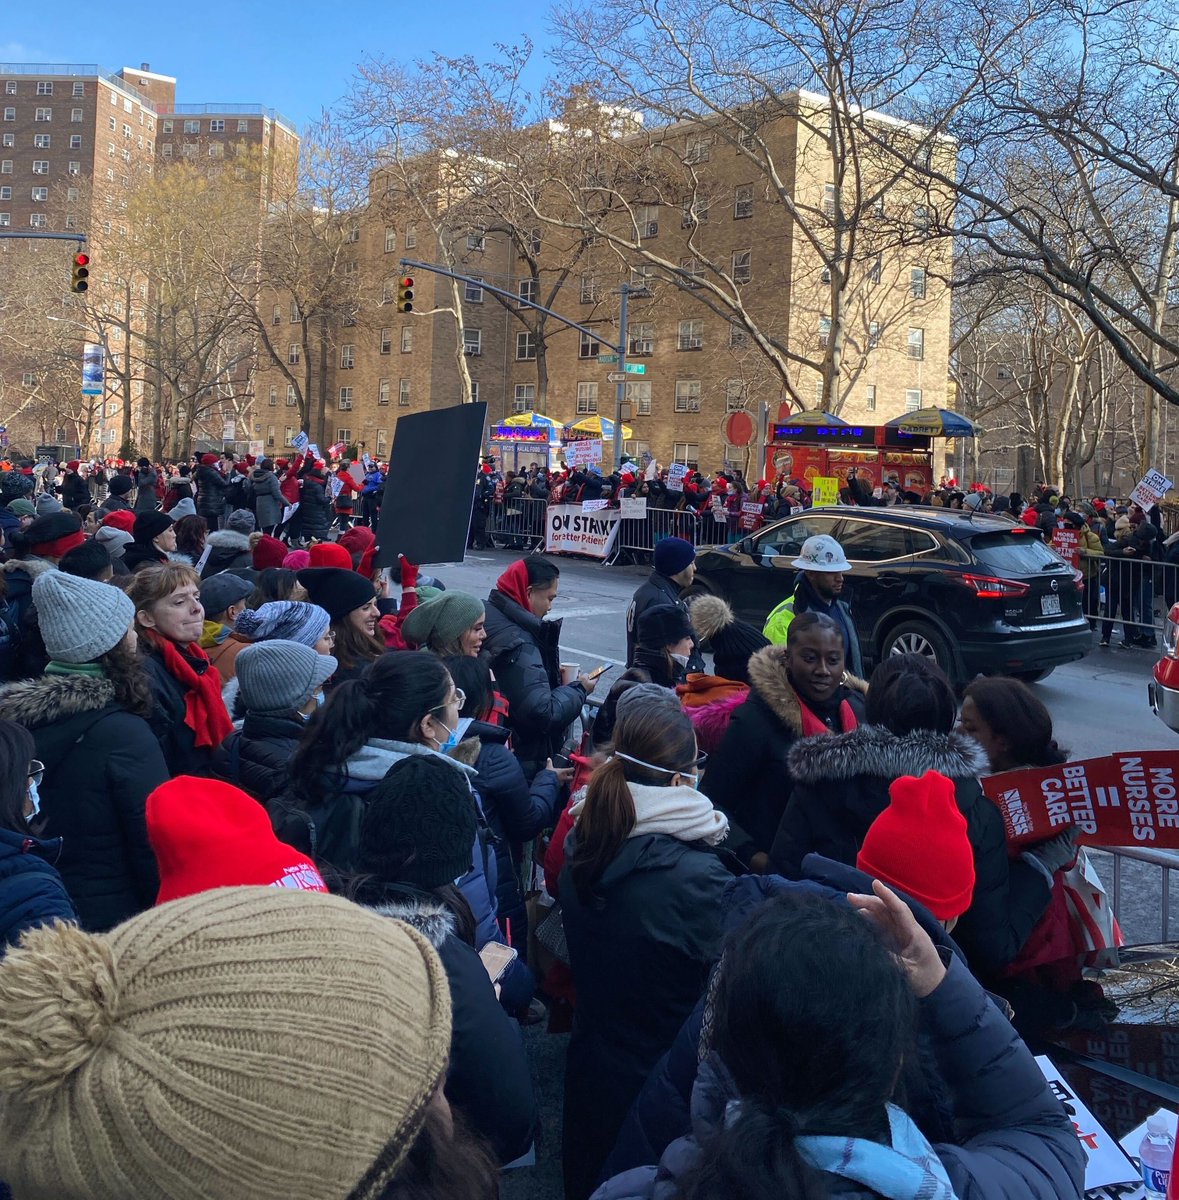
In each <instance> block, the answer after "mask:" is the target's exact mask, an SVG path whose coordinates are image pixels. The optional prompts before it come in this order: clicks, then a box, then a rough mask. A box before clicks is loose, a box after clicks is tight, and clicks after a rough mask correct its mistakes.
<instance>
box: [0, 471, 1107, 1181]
mask: <svg viewBox="0 0 1179 1200" xmlns="http://www.w3.org/2000/svg"><path fill="white" fill-rule="evenodd" d="M350 466H351V464H350V463H348V462H347V461H346V460H344V461H342V462H341V463H340V465H339V467H338V468H336V469H335V470H333V471H330V472H329V471H328V470H327V469H326V468H325V467H324V466H323V465H322V464H321V463H317V462H316V461H314V460H313V461H310V462H308V461H301V462H300V461H294V462H290V463H285V464H284V463H282V462H275V463H274V464H271V463H269V462H268V461H266V460H259V461H258V462H255V463H252V464H251V463H246V464H244V465H242V464H236V463H231V462H229V461H227V460H226V461H222V462H219V461H218V460H217V459H216V458H215V457H214V456H212V455H205V456H203V457H201V458H200V459H199V460H197V461H196V462H195V463H193V464H183V465H177V466H176V469H175V470H174V471H171V472H169V473H164V472H162V471H160V470H157V469H156V468H155V467H153V466H152V464H150V463H148V462H146V461H144V462H141V463H139V464H138V465H137V466H136V468H134V469H133V471H132V473H131V474H123V473H116V474H115V475H114V476H113V477H112V478H110V479H109V480H106V481H104V486H105V487H106V488H107V491H108V494H107V495H106V497H105V498H101V497H98V496H96V495H95V494H94V492H93V491H92V490H91V487H90V484H91V482H92V480H90V479H87V478H86V475H87V472H85V471H83V470H80V469H79V464H78V463H69V464H66V468H65V471H64V474H63V475H62V476H61V477H60V478H59V479H57V480H54V479H52V478H51V477H46V478H43V479H38V478H37V477H36V476H28V475H25V474H24V473H23V472H21V471H19V470H16V471H13V472H9V473H5V474H0V497H2V499H3V503H2V504H0V513H8V514H10V515H11V516H12V517H14V518H15V520H14V521H13V522H12V523H11V524H5V526H4V528H3V539H4V555H5V561H4V562H3V564H2V566H0V578H2V580H3V584H4V588H5V592H4V611H5V622H4V626H5V635H4V637H5V640H4V644H3V646H4V656H3V661H2V664H0V666H2V674H3V678H4V680H5V682H4V683H3V686H0V1180H4V1181H5V1183H6V1184H7V1186H8V1187H9V1188H11V1192H12V1195H13V1196H14V1197H15V1198H16V1200H41V1198H44V1200H48V1198H50V1197H52V1198H53V1200H141V1198H142V1200H163V1198H164V1197H167V1198H169V1200H189V1198H191V1200H197V1198H198V1197H199V1198H201V1200H223V1198H224V1200H231V1198H232V1200H273V1198H274V1197H277V1196H284V1197H285V1196H289V1197H295V1198H306V1200H333V1198H337V1200H361V1198H369V1200H394V1198H402V1197H405V1198H408V1197H415V1198H433V1200H443V1198H447V1200H465V1198H471V1200H476V1198H483V1197H492V1196H495V1195H496V1194H497V1193H498V1190H499V1181H500V1172H501V1169H502V1168H503V1167H505V1166H506V1165H508V1164H511V1163H513V1161H514V1160H517V1159H520V1158H521V1157H522V1156H525V1155H527V1153H528V1152H529V1149H530V1147H532V1146H534V1144H535V1141H536V1137H537V1133H538V1129H539V1127H540V1125H541V1123H542V1122H544V1123H547V1124H549V1125H550V1126H555V1125H557V1124H559V1125H560V1127H561V1130H562V1137H561V1143H562V1169H563V1172H564V1194H565V1196H566V1197H567V1198H568V1200H585V1198H586V1197H589V1196H590V1195H591V1194H593V1195H596V1196H597V1197H598V1198H599V1200H620V1198H630V1197H653V1198H659V1200H670V1198H672V1197H684V1198H693V1200H703V1198H705V1197H709V1198H714V1197H719V1196H755V1195H757V1196H761V1195H765V1196H770V1195H773V1196H781V1197H787V1198H798V1200H802V1198H804V1197H805V1198H806V1200H811V1198H812V1197H823V1196H829V1197H835V1196H839V1197H856V1198H866V1197H887V1198H890V1200H918V1198H919V1197H920V1198H935V1200H954V1197H959V1198H963V1200H964V1198H965V1197H968V1196H969V1197H971V1198H972V1200H1001V1198H1005V1197H1010V1196H1020V1197H1029V1198H1031V1200H1049V1198H1053V1200H1069V1198H1075V1197H1079V1196H1080V1195H1081V1188H1082V1180H1083V1164H1084V1155H1083V1152H1082V1149H1081V1146H1080V1143H1079V1142H1078V1140H1077V1137H1076V1136H1075V1133H1074V1130H1073V1127H1072V1123H1071V1121H1070V1118H1069V1115H1068V1114H1067V1113H1066V1112H1065V1110H1064V1109H1063V1107H1062V1106H1061V1104H1060V1102H1059V1101H1058V1100H1057V1099H1056V1098H1055V1097H1054V1095H1053V1093H1052V1091H1051V1089H1050V1088H1049V1086H1048V1083H1047V1081H1046V1080H1045V1078H1044V1076H1043V1075H1042V1073H1041V1072H1040V1070H1039V1068H1038V1066H1037V1065H1036V1063H1035V1061H1034V1060H1033V1058H1032V1055H1031V1053H1030V1052H1029V1050H1028V1049H1027V1047H1026V1046H1025V1044H1024V1042H1023V1040H1022V1039H1021V1033H1025V1032H1037V1033H1042V1032H1044V1031H1050V1030H1061V1029H1065V1030H1078V1029H1080V1030H1084V1029H1094V1028H1098V1027H1100V1026H1101V1025H1102V1024H1103V1023H1104V1022H1105V1021H1107V1020H1108V1019H1110V1017H1111V1016H1112V1015H1113V1011H1114V1010H1113V1006H1112V1005H1111V1004H1110V1003H1109V1001H1108V1000H1107V999H1106V998H1105V996H1104V995H1103V993H1102V991H1101V988H1100V986H1099V985H1098V984H1096V983H1094V982H1093V981H1091V980H1088V979H1083V978H1082V977H1081V975H1080V971H1079V969H1077V970H1074V969H1072V968H1071V962H1072V948H1071V946H1069V945H1068V937H1069V933H1068V928H1067V920H1066V917H1065V914H1064V912H1063V909H1062V907H1061V906H1062V904H1063V898H1062V896H1061V893H1060V889H1059V887H1058V880H1059V877H1060V872H1061V871H1062V870H1065V869H1070V868H1071V867H1072V866H1073V865H1074V864H1075V862H1076V860H1077V859H1078V854H1079V853H1083V852H1079V851H1078V850H1077V848H1076V846H1075V844H1074V841H1073V839H1072V837H1071V836H1070V835H1068V834H1065V835H1061V836H1060V837H1058V838H1056V839H1054V840H1052V841H1050V842H1046V843H1041V844H1039V845H1035V846H1032V847H1030V848H1027V849H1024V850H1023V851H1022V853H1020V854H1017V855H1014V856H1013V855H1011V854H1009V853H1008V847H1007V845H1006V843H1005V839H1004V831H1003V822H1002V818H1001V816H1000V814H999V811H998V809H997V808H996V807H995V806H994V805H993V804H991V802H990V801H988V800H987V799H986V798H985V797H984V795H983V793H982V790H981V788H980V780H981V779H982V778H983V777H985V776H986V775H988V774H991V773H995V772H998V771H1003V770H1008V769H1011V768H1013V767H1017V766H1021V765H1042V764H1046V763H1055V762H1061V761H1064V759H1065V757H1066V756H1065V754H1064V752H1063V751H1062V750H1061V749H1060V748H1059V747H1058V746H1057V744H1056V742H1055V740H1054V738H1053V730H1052V722H1051V718H1050V716H1049V714H1048V713H1047V710H1046V709H1045V708H1044V706H1043V705H1042V704H1041V703H1040V702H1039V701H1038V700H1037V699H1036V698H1035V696H1034V695H1033V693H1032V692H1031V691H1030V690H1029V689H1028V688H1026V687H1025V686H1024V685H1022V684H1019V683H1016V682H1014V681H1010V680H977V681H975V682H974V683H973V684H971V685H970V687H969V688H967V690H966V694H965V700H964V703H963V705H962V708H961V711H960V710H959V704H958V698H957V697H956V695H955V693H954V691H953V689H952V687H951V685H950V684H949V682H948V681H947V680H946V678H945V677H944V676H943V675H942V674H941V673H940V671H938V669H937V668H936V667H935V666H932V665H930V664H929V663H928V662H927V661H926V660H924V659H921V658H915V657H909V656H895V657H892V658H890V659H888V660H887V661H886V662H885V663H883V664H881V665H879V666H877V667H876V669H875V670H874V671H873V672H872V673H871V674H870V675H869V676H867V678H865V677H864V674H863V672H864V668H863V662H862V657H861V655H860V653H859V646H858V643H857V641H856V635H855V628H854V625H853V624H852V622H851V621H850V617H849V614H848V612H847V610H846V605H845V604H844V603H843V602H842V601H841V600H840V599H839V591H840V589H839V587H838V586H836V584H835V579H836V577H837V576H839V577H840V578H841V577H842V575H841V573H842V571H843V570H845V569H847V567H848V564H847V562H846V559H845V558H844V555H843V552H842V549H841V548H840V547H839V546H838V544H836V543H834V542H833V541H832V539H831V538H818V539H811V541H810V542H808V543H807V544H806V545H804V546H803V548H802V551H801V554H800V557H799V559H798V561H797V563H796V564H795V565H796V567H797V568H798V571H799V582H798V587H797V589H796V591H795V593H794V594H793V596H792V597H791V598H790V604H789V607H788V608H783V609H782V611H780V612H777V614H776V617H775V620H774V622H773V623H772V624H771V625H770V626H767V628H766V630H764V631H763V630H758V629H756V628H753V627H751V626H748V625H745V624H743V623H742V622H740V621H737V620H735V619H734V617H733V614H732V613H731V612H730V611H729V610H728V608H727V606H726V605H725V604H724V603H723V602H722V601H719V600H717V599H715V598H709V599H708V600H707V601H700V602H697V603H696V604H693V605H692V606H691V607H688V606H687V605H686V603H685V602H684V601H682V600H681V599H680V597H681V594H682V592H683V590H684V589H685V588H686V587H687V586H688V585H689V584H690V583H691V581H692V577H693V572H694V569H695V561H694V560H695V549H694V547H693V546H692V544H691V543H690V541H688V540H685V539H681V538H675V537H669V538H664V539H662V540H661V541H660V542H659V543H658V544H657V545H656V546H655V549H654V555H653V564H652V565H653V569H652V572H651V575H650V577H649V578H648V579H647V580H646V581H644V582H643V584H642V585H641V586H640V587H639V588H638V589H637V591H636V593H635V596H634V600H633V603H632V605H631V607H630V609H629V611H628V614H627V632H628V662H627V669H626V670H625V671H624V672H623V674H622V675H621V677H620V678H619V679H618V680H617V681H616V682H615V683H614V684H613V686H612V687H611V688H610V689H609V693H608V695H606V696H605V697H604V699H603V700H602V703H601V706H600V709H599V711H598V712H597V714H596V716H593V717H591V716H590V713H589V706H588V705H587V701H588V698H589V696H590V695H591V693H593V692H594V691H595V688H596V686H597V683H598V677H597V676H595V675H592V674H581V673H579V670H578V668H576V667H574V666H572V665H571V664H569V663H564V662H563V661H562V655H561V646H560V639H561V622H560V621H559V620H553V619H551V618H550V611H551V609H552V607H553V603H554V601H555V599H556V597H557V594H558V591H559V589H560V588H561V586H562V580H561V574H560V568H559V567H558V565H557V564H555V563H554V562H552V561H551V560H549V559H546V558H544V557H542V556H539V555H530V556H528V557H526V558H523V559H519V560H517V561H514V562H512V563H511V564H510V565H509V566H508V567H507V568H506V569H505V570H504V571H503V572H502V574H500V575H499V577H498V578H497V579H496V580H495V583H494V586H493V587H492V588H491V589H490V591H489V594H488V595H487V597H486V599H483V598H480V597H477V596H472V595H468V594H464V593H460V592H457V591H454V590H447V589H446V588H445V587H444V585H443V581H440V580H430V579H428V578H427V577H425V576H423V575H422V574H421V573H420V572H419V570H418V568H417V567H416V566H415V565H414V564H413V563H411V562H409V561H407V560H406V559H405V558H404V557H401V558H400V560H399V563H398V566H397V567H396V568H394V569H393V570H392V571H391V572H387V573H386V572H381V571H378V570H375V569H374V567H373V560H374V556H375V545H374V537H373V533H372V531H371V528H369V527H368V526H371V525H372V524H374V523H375V518H376V516H377V511H378V509H379V504H380V492H379V482H377V481H375V480H374V487H373V490H372V491H370V492H368V493H366V492H365V491H364V488H365V487H367V486H368V480H367V479H365V481H364V482H363V483H360V482H359V481H357V480H356V478H355V474H354V473H353V472H351V471H349V467H350ZM341 473H343V474H345V475H347V476H348V477H349V479H350V480H351V482H352V483H353V484H356V485H357V486H356V487H354V488H353V489H344V488H341V489H337V492H338V494H337V495H336V496H335V498H334V504H333V503H332V502H331V501H330V500H329V501H328V502H327V503H326V504H325V503H322V502H321V499H320V498H321V497H326V496H328V495H329V493H328V491H327V490H326V489H325V483H326V482H327V481H328V480H330V479H331V478H337V479H338V478H341ZM379 474H380V472H379V470H374V471H373V472H370V475H371V476H377V475H379ZM29 479H32V480H33V481H34V483H35V484H39V485H40V486H34V487H33V488H27V487H26V483H25V481H26V480H29ZM121 480H127V481H129V482H128V483H126V484H124V483H122V482H120V481H121ZM515 482H516V481H515V480H513V481H512V483H513V485H514V484H515ZM644 482H646V483H650V482H654V481H653V480H652V481H646V480H644ZM567 486H568V481H567ZM627 486H632V485H630V484H628V485H627ZM729 486H735V484H732V485H730V484H729V483H726V485H725V488H726V493H727V489H728V487H729ZM792 486H794V485H789V484H787V485H786V487H792ZM296 488H297V491H296ZM505 490H506V486H505ZM345 495H347V496H348V497H349V499H348V500H343V499H342V497H344V496H345ZM366 495H368V496H369V497H374V499H373V500H372V502H371V503H370V504H366V503H365V499H364V498H365V496H366ZM296 496H297V501H298V502H297V506H296V500H295V498H294V497H296ZM354 496H359V498H360V500H359V503H360V520H361V521H362V522H367V525H366V524H361V525H354V524H353V520H354V518H355V515H356V514H355V510H356V503H357V501H356V500H355V499H354V498H353V497H354ZM789 498H790V499H791V500H793V499H794V497H792V496H790V497H789ZM309 499H310V501H311V502H310V503H309ZM98 500H101V503H97V504H96V501H98ZM331 508H334V510H335V511H334V521H335V524H336V526H337V528H336V530H334V531H329V524H330V523H331V522H332V519H333V512H332V511H330V509H331ZM29 509H31V511H28V510H29ZM177 510H179V511H180V513H181V515H180V516H179V517H177V516H176V513H177ZM185 522H189V523H190V524H188V525H185ZM330 532H335V533H336V534H338V536H336V537H335V538H334V539H333V538H331V537H330V536H328V535H329V533H330ZM705 650H707V651H708V652H709V653H710V654H711V672H709V671H708V670H707V666H708V664H707V660H706V659H705V657H704V651H705ZM1062 921H1063V922H1064V924H1063V925H1062ZM1062 939H1063V941H1064V951H1063V960H1064V961H1061V953H1060V948H1061V944H1062ZM545 1020H547V1021H548V1028H549V1030H550V1031H551V1032H554V1033H555V1032H558V1031H562V1030H571V1033H570V1037H569V1044H568V1051H567V1061H566V1072H565V1086H564V1102H563V1106H562V1108H561V1111H559V1112H558V1111H548V1110H546V1111H542V1110H541V1109H540V1107H538V1103H537V1098H536V1090H535V1086H534V1080H533V1078H532V1077H531V1075H530V1070H529V1064H528V1059H527V1057H526V1054H525V1047H524V1041H523V1038H522V1034H521V1026H523V1025H528V1024H536V1023H539V1022H541V1021H545ZM519 1169H523V1170H526V1169H527V1168H526V1167H521V1168H519ZM3 1187H4V1185H0V1192H2V1191H3Z"/></svg>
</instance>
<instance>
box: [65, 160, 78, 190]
mask: <svg viewBox="0 0 1179 1200" xmlns="http://www.w3.org/2000/svg"><path fill="white" fill-rule="evenodd" d="M66 173H67V174H69V175H81V174H82V164H81V163H80V162H74V161H73V160H71V161H70V162H68V163H67V164H66ZM70 190H71V191H75V192H76V191H77V190H78V189H77V188H71V189H70ZM74 199H75V200H76V199H77V197H76V196H75V197H74Z"/></svg>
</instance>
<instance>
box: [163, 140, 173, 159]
mask: <svg viewBox="0 0 1179 1200" xmlns="http://www.w3.org/2000/svg"><path fill="white" fill-rule="evenodd" d="M160 154H162V155H163V156H164V158H171V157H172V143H171V142H164V143H163V144H162V145H161V146H160Z"/></svg>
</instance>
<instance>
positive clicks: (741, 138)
mask: <svg viewBox="0 0 1179 1200" xmlns="http://www.w3.org/2000/svg"><path fill="white" fill-rule="evenodd" d="M737 145H738V146H740V147H741V149H742V150H752V149H753V148H754V147H755V146H756V145H757V130H756V129H742V130H741V132H740V133H739V134H738V135H737Z"/></svg>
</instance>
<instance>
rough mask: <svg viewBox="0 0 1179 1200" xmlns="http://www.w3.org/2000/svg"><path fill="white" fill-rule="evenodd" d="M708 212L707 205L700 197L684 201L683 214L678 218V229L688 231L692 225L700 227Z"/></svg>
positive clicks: (708, 207) (706, 218)
mask: <svg viewBox="0 0 1179 1200" xmlns="http://www.w3.org/2000/svg"><path fill="white" fill-rule="evenodd" d="M709 212H710V206H709V203H708V201H707V200H705V199H704V198H703V197H702V196H696V197H694V198H692V199H690V200H685V201H684V203H683V212H682V215H681V217H680V227H681V228H683V229H689V228H691V227H692V226H693V225H702V224H703V223H704V222H705V221H707V220H708V216H709Z"/></svg>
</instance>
